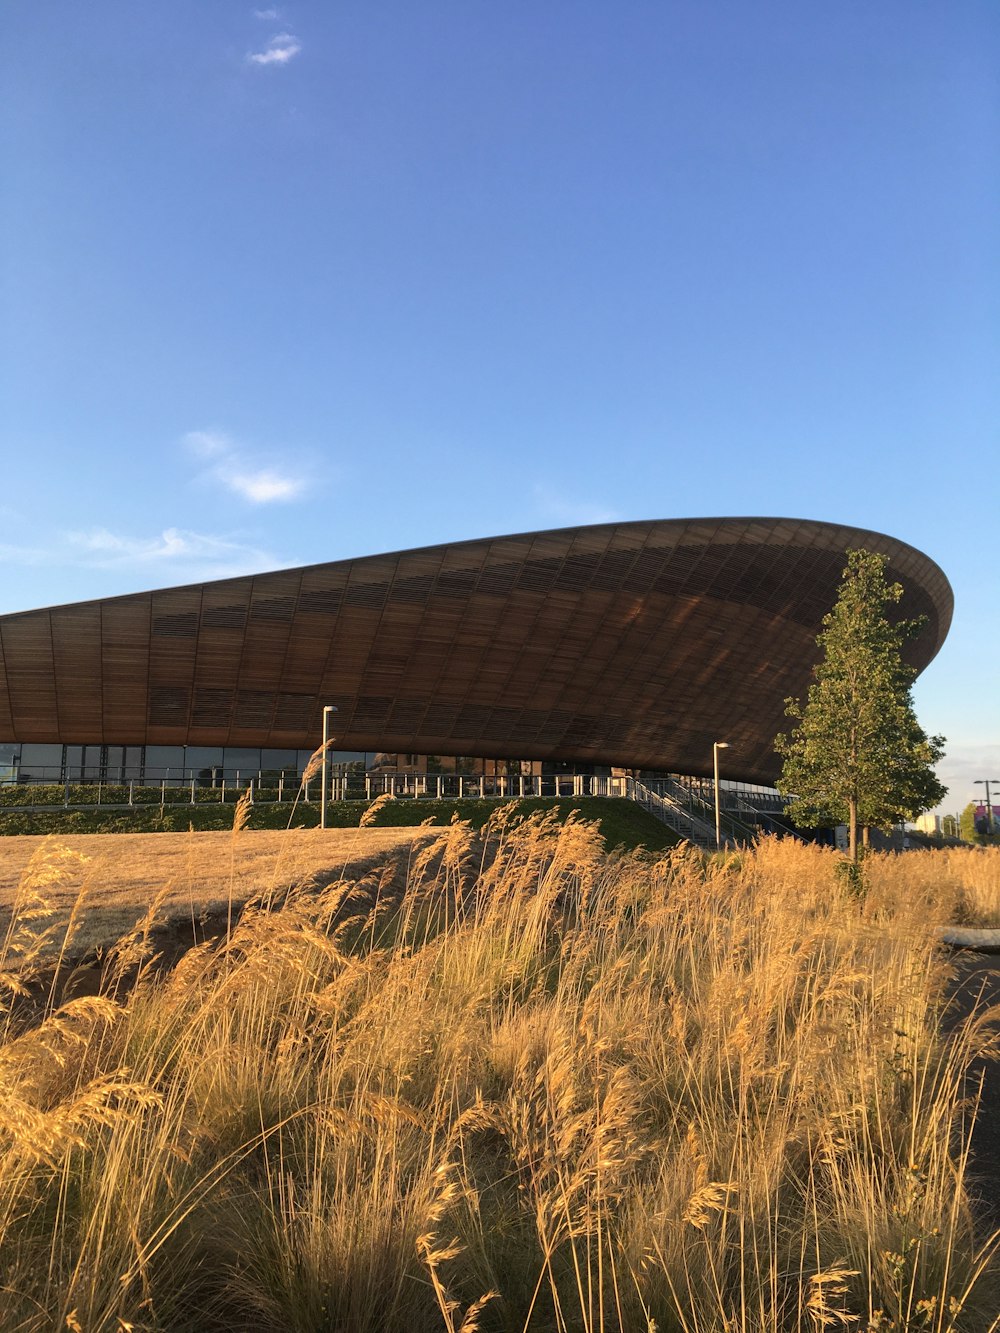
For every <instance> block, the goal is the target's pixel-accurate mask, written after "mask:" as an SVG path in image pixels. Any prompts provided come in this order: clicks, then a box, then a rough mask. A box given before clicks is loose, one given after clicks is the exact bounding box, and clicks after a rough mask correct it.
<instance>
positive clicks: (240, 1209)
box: [0, 808, 1000, 1333]
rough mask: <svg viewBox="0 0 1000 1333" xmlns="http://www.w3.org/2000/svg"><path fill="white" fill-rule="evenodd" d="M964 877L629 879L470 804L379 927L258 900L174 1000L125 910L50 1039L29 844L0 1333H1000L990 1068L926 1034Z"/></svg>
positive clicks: (43, 906)
mask: <svg viewBox="0 0 1000 1333" xmlns="http://www.w3.org/2000/svg"><path fill="white" fill-rule="evenodd" d="M235 836H237V837H238V836H241V835H239V834H236V835H235ZM972 855H973V854H970V857H971V856H972ZM976 855H977V856H978V858H979V859H978V861H976V862H975V864H973V862H972V860H970V861H969V862H968V863H967V864H965V863H962V862H961V859H960V857H957V854H954V853H948V854H946V857H945V858H944V859H943V858H942V856H941V855H940V854H938V853H930V852H928V853H914V854H911V855H909V856H907V857H900V858H881V857H875V858H872V859H871V860H870V861H869V862H868V863H867V875H868V883H869V893H868V896H867V898H866V900H865V902H864V903H863V904H859V903H858V902H857V901H855V900H853V899H851V898H849V897H846V896H845V895H844V893H843V891H842V888H841V882H840V880H839V877H838V875H837V873H836V861H837V858H836V856H835V855H834V854H833V853H832V852H829V851H824V850H822V849H818V848H813V847H805V846H800V845H797V844H793V843H791V842H782V843H778V842H774V841H768V842H764V843H763V844H761V845H760V846H759V847H758V848H757V849H755V850H754V851H751V852H747V853H745V854H742V855H740V856H732V857H729V858H705V857H704V856H702V855H701V854H699V853H696V852H693V851H691V850H684V849H682V850H678V851H677V852H675V853H673V854H672V855H670V856H668V857H665V858H663V859H661V860H659V861H656V862H655V863H654V862H652V861H651V860H650V859H648V858H643V857H642V856H639V855H636V856H617V857H608V856H606V855H604V853H603V851H602V847H601V843H600V839H599V837H598V834H597V831H596V830H595V828H594V827H592V826H591V825H589V824H588V823H586V822H584V821H581V820H575V821H571V822H569V823H567V824H566V825H564V826H562V827H558V826H556V825H555V824H554V823H553V822H552V820H551V819H550V818H543V817H536V818H533V819H530V820H528V821H526V822H524V823H522V824H520V825H517V824H515V823H513V822H512V816H511V811H510V809H509V808H502V809H500V810H499V811H498V812H497V814H496V816H495V817H494V819H493V820H492V821H491V824H490V826H489V827H488V829H487V830H486V836H485V840H482V841H477V840H475V839H474V838H473V835H472V833H471V831H470V830H469V828H468V827H467V826H465V825H464V824H461V823H455V824H453V825H452V826H451V827H450V828H448V829H446V830H444V831H443V832H441V833H439V834H437V835H436V836H435V837H434V839H433V841H432V842H429V843H428V844H426V845H424V846H422V847H421V848H420V849H419V850H418V851H417V852H416V854H415V855H414V856H413V858H412V859H411V860H410V862H409V864H408V866H407V883H406V889H405V891H404V892H400V891H399V890H398V889H397V888H396V887H394V884H393V878H392V876H393V871H392V870H391V868H387V869H384V870H379V869H377V868H376V869H374V870H372V871H370V872H369V873H367V874H365V875H363V876H362V877H361V878H359V879H357V880H340V881H338V882H336V883H334V884H332V885H330V886H328V887H325V888H322V889H318V890H317V889H315V888H313V889H308V888H305V887H303V888H301V889H294V888H293V889H292V890H291V891H289V892H287V893H285V892H283V893H282V895H281V901H280V903H279V902H276V901H275V895H274V893H273V890H272V889H270V888H268V887H267V886H262V893H261V896H260V897H259V898H258V899H257V900H256V901H252V902H251V903H250V904H249V906H248V907H247V908H246V909H245V910H244V911H243V913H242V915H240V916H239V917H238V918H234V920H233V923H232V927H231V929H230V930H229V932H228V933H227V935H226V936H225V937H224V938H223V939H222V940H221V941H219V942H218V943H217V944H205V945H202V946H200V947H197V948H194V949H192V950H191V951H189V952H188V953H187V954H186V955H185V956H184V957H183V958H182V959H181V961H180V962H179V963H178V964H177V965H176V966H175V967H174V968H172V969H171V970H170V971H168V972H162V971H160V970H158V969H157V967H156V966H155V959H154V958H152V957H151V953H150V950H151V947H152V946H151V943H150V940H151V933H150V931H151V925H152V923H153V919H154V918H155V913H156V905H155V903H154V904H153V905H152V906H151V908H150V912H149V913H147V915H146V918H145V919H144V920H143V921H140V922H139V923H138V924H137V926H136V928H135V929H134V930H132V931H130V932H129V933H128V934H127V935H126V936H125V937H124V938H123V940H122V941H121V942H120V944H119V946H118V948H117V949H116V950H115V951H114V952H113V954H112V956H111V957H110V958H109V959H108V962H107V966H106V969H105V974H104V982H103V986H102V989H101V993H100V994H98V995H96V996H91V997H88V998H77V999H75V1000H70V1001H68V1002H66V1003H60V1002H59V1000H60V995H61V993H62V991H61V987H60V985H59V983H58V979H57V978H56V977H55V973H56V971H57V969H60V968H65V967H66V966H67V963H66V959H67V958H69V957H70V956H71V954H72V942H71V941H70V942H69V943H67V941H66V939H65V930H64V929H63V928H61V930H60V931H59V932H55V931H52V930H50V928H49V917H48V915H47V913H48V908H47V901H48V897H47V895H49V893H50V891H51V889H52V886H53V885H55V884H58V885H61V886H63V887H65V883H66V880H67V878H68V877H70V876H72V875H73V874H74V873H76V872H77V867H76V866H75V864H74V862H73V860H72V858H66V857H65V855H64V854H63V853H62V852H61V851H60V849H59V848H58V847H55V846H53V847H50V848H49V849H48V851H47V852H45V853H44V854H43V855H41V856H39V857H38V858H37V859H36V860H35V862H33V863H32V865H31V866H29V868H28V870H27V872H26V875H25V876H24V878H23V880H22V886H21V891H20V894H19V900H18V904H17V911H16V913H15V915H14V917H13V919H12V922H11V925H10V928H9V929H8V931H7V935H6V940H5V942H4V945H3V953H2V955H0V995H2V996H3V997H4V999H5V1006H4V1014H3V1017H0V1037H2V1044H0V1256H2V1257H0V1270H2V1271H0V1328H3V1329H4V1330H12V1331H13V1330H25V1333H27V1331H28V1330H43V1329H44V1330H49V1329H70V1330H72V1329H80V1330H86V1331H87V1333H91V1330H93V1331H97V1330H102V1331H103V1330H128V1329H135V1330H140V1329H142V1330H177V1331H178V1333H183V1331H185V1330H190V1331H192V1333H193V1331H194V1330H199V1331H207V1333H211V1330H223V1329H254V1330H275V1331H277V1330H302V1331H303V1333H305V1331H306V1330H309V1331H310V1333H311V1331H312V1330H329V1331H330V1333H333V1331H334V1330H337V1331H346V1330H350V1331H351V1333H353V1331H354V1330H358V1331H363V1330H372V1331H374V1330H379V1331H382V1330H399V1331H400V1333H403V1331H404V1330H405V1331H406V1333H422V1331H423V1330H428V1331H429V1330H438V1329H446V1330H449V1331H450V1333H458V1331H459V1330H464V1333H472V1331H473V1330H474V1329H476V1328H480V1329H483V1330H487V1329H501V1330H522V1329H538V1330H549V1329H552V1330H574V1331H575V1330H585V1331H586V1333H591V1330H594V1331H595V1333H596V1330H612V1329H614V1330H643V1329H645V1330H651V1329H654V1328H655V1329H657V1330H660V1333H666V1331H667V1330H697V1331H698V1333H724V1331H725V1333H736V1331H737V1330H739V1331H741V1333H742V1331H745V1330H761V1331H762V1333H763V1331H764V1330H774V1331H775V1333H777V1331H778V1330H803V1331H805V1330H808V1331H809V1333H814V1331H816V1330H823V1329H833V1330H844V1329H856V1330H867V1333H874V1331H875V1330H881V1331H886V1330H910V1329H914V1330H915V1329H920V1330H935V1331H936V1333H943V1331H944V1330H954V1331H955V1333H958V1331H959V1330H962V1331H963V1333H966V1331H971V1333H976V1331H977V1330H986V1329H989V1328H995V1327H998V1322H997V1318H996V1316H997V1311H998V1309H1000V1273H998V1265H997V1263H996V1261H995V1259H994V1255H993V1247H992V1244H991V1242H989V1241H988V1240H987V1239H986V1238H985V1237H984V1236H983V1235H982V1234H980V1233H979V1232H978V1231H977V1227H976V1219H975V1216H974V1211H973V1208H974V1204H973V1199H974V1193H975V1182H974V1165H975V1164H974V1163H973V1162H971V1161H970V1156H969V1130H970V1126H971V1122H972V1118H973V1116H974V1114H975V1096H974V1090H973V1091H972V1092H971V1093H970V1088H969V1087H968V1086H967V1080H966V1070H967V1069H968V1067H969V1065H970V1062H971V1061H972V1060H973V1058H974V1057H975V1056H977V1055H978V1054H980V1053H982V1052H983V1051H986V1052H987V1053H988V1052H989V1051H990V1050H992V1045H993V1040H994V1039H993V1036H992V1028H991V1026H990V1023H989V1022H988V1021H987V1018H986V1017H983V1016H980V1017H977V1018H974V1019H972V1020H970V1021H969V1022H966V1023H964V1024H962V1025H960V1026H959V1027H958V1028H956V1029H955V1030H953V1031H951V1032H950V1033H949V1034H948V1036H947V1037H945V1036H942V1030H941V1026H940V1020H941V1017H942V1007H943V1004H944V996H945V990H946V985H947V981H948V962H947V959H946V958H944V957H942V955H941V954H940V953H939V952H938V951H936V948H935V945H934V940H933V926H934V925H935V924H941V923H944V922H945V921H946V920H947V919H949V918H951V917H953V914H954V913H955V911H956V910H957V908H958V906H959V905H960V904H964V905H965V910H968V904H969V901H970V894H971V893H972V891H973V888H974V887H975V886H983V887H981V888H975V892H977V893H979V892H982V894H983V895H984V898H983V901H982V902H981V903H980V908H979V909H977V910H983V911H985V910H987V909H989V907H990V905H989V903H988V902H986V898H988V896H989V892H990V891H991V890H990V888H989V886H990V885H992V886H993V889H994V890H995V889H996V882H997V881H996V869H997V861H996V858H994V859H993V860H990V859H989V857H988V856H985V857H984V854H976ZM963 867H964V868H963ZM990 876H992V878H990ZM220 896H221V897H225V896H226V889H225V886H224V885H222V886H220ZM995 905H996V904H994V906H995ZM82 911H83V908H81V912H82ZM80 915H81V913H77V919H79V916H80Z"/></svg>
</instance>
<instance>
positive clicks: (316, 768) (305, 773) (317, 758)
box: [299, 736, 336, 788]
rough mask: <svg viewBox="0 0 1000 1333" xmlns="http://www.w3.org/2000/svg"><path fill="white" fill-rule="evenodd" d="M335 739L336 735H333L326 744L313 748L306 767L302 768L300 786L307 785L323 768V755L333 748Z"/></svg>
mask: <svg viewBox="0 0 1000 1333" xmlns="http://www.w3.org/2000/svg"><path fill="white" fill-rule="evenodd" d="M335 740H336V737H335V736H331V737H330V739H329V740H328V741H325V742H324V744H322V745H320V746H319V747H318V748H317V749H315V750H313V752H312V754H311V755H310V756H309V758H308V760H307V761H306V766H305V768H304V769H303V770H302V777H301V778H300V779H299V787H300V788H301V787H305V786H306V784H307V783H309V782H312V780H313V778H314V777H315V776H316V774H317V773H319V772H320V771H321V770H322V768H323V756H324V755H325V754H326V752H327V751H328V750H332V749H333V745H334V742H335Z"/></svg>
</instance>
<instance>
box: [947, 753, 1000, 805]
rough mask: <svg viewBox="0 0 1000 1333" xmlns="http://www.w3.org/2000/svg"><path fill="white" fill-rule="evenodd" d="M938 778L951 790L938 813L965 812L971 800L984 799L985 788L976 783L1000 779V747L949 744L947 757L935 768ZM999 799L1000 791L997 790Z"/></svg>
mask: <svg viewBox="0 0 1000 1333" xmlns="http://www.w3.org/2000/svg"><path fill="white" fill-rule="evenodd" d="M936 771H937V775H938V777H939V778H940V780H941V781H942V782H943V783H944V785H945V786H946V787H947V788H948V795H947V796H946V797H945V798H944V801H943V802H942V804H941V806H939V807H938V809H939V810H943V811H955V810H962V809H964V807H965V806H967V805H968V803H969V802H970V801H972V800H984V799H985V796H984V792H985V788H983V787H977V786H976V783H977V782H978V781H982V780H983V779H984V778H989V779H990V786H991V787H992V786H993V778H1000V744H992V745H990V744H986V745H963V744H954V745H948V746H946V749H945V756H944V758H943V759H942V760H941V762H940V763H939V764H938V765H937V768H936ZM996 790H997V796H998V797H1000V788H997V789H996Z"/></svg>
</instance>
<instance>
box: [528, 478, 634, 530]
mask: <svg viewBox="0 0 1000 1333" xmlns="http://www.w3.org/2000/svg"><path fill="white" fill-rule="evenodd" d="M534 497H535V506H536V508H537V510H538V512H539V514H541V515H542V517H543V518H545V519H546V520H547V521H548V522H550V523H558V524H560V525H565V526H567V527H577V526H586V525H587V524H590V523H616V522H618V521H619V519H620V518H621V517H622V516H621V514H620V513H619V512H618V511H617V510H615V509H609V508H608V507H607V506H606V505H601V504H596V503H594V502H592V501H589V500H576V499H574V498H573V497H571V496H568V495H562V494H559V495H557V494H556V493H555V492H554V491H552V490H550V489H549V488H548V487H547V486H543V485H540V484H536V485H535V487H534Z"/></svg>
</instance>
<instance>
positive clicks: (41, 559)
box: [0, 542, 51, 565]
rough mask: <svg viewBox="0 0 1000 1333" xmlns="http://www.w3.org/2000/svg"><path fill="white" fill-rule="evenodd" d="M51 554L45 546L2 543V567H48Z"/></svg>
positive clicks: (0, 549) (0, 556)
mask: <svg viewBox="0 0 1000 1333" xmlns="http://www.w3.org/2000/svg"><path fill="white" fill-rule="evenodd" d="M50 562H51V553H50V552H49V551H48V550H47V548H45V547H44V546H15V545H13V544H11V543H8V542H0V565H47V564H49V563H50Z"/></svg>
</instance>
